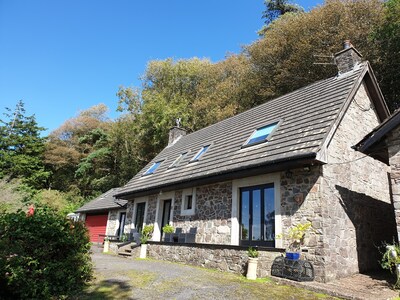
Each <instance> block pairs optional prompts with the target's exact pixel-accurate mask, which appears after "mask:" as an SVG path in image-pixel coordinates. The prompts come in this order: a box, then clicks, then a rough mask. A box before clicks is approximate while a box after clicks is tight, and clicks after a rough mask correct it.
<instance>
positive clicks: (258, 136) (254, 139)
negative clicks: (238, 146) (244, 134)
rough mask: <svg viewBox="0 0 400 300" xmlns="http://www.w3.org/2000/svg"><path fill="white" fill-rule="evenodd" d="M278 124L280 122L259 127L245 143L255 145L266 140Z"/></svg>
mask: <svg viewBox="0 0 400 300" xmlns="http://www.w3.org/2000/svg"><path fill="white" fill-rule="evenodd" d="M276 125H278V122H276V123H273V124H270V125H267V126H264V127H261V128H258V129H257V130H256V131H254V132H253V134H252V135H251V136H250V138H249V139H248V141H247V142H246V144H245V145H253V144H258V143H261V142H264V141H265V140H266V139H267V138H268V136H269V135H270V134H271V132H272V131H273V130H274V129H275V127H276Z"/></svg>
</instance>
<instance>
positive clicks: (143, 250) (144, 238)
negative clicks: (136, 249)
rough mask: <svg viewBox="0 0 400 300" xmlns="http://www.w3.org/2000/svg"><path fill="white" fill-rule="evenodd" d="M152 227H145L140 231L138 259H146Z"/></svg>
mask: <svg viewBox="0 0 400 300" xmlns="http://www.w3.org/2000/svg"><path fill="white" fill-rule="evenodd" d="M153 231H154V225H146V226H144V227H143V229H142V234H141V236H140V243H141V245H140V258H146V256H147V242H148V241H149V240H150V239H151V237H152V236H153Z"/></svg>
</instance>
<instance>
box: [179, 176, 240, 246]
mask: <svg viewBox="0 0 400 300" xmlns="http://www.w3.org/2000/svg"><path fill="white" fill-rule="evenodd" d="M181 204H182V191H177V192H176V193H175V207H174V220H173V226H174V227H179V228H182V229H183V231H184V232H188V231H189V229H190V228H197V235H196V242H197V243H212V244H226V245H229V244H230V241H231V210H232V183H231V182H222V183H216V184H211V185H207V186H201V187H198V188H197V189H196V210H195V214H194V215H192V216H182V215H181V207H182V206H181Z"/></svg>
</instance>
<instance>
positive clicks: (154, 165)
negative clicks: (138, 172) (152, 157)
mask: <svg viewBox="0 0 400 300" xmlns="http://www.w3.org/2000/svg"><path fill="white" fill-rule="evenodd" d="M160 165H161V161H158V162H156V163H154V164H153V165H152V166H151V167H150V168H149V169H148V170H147V171H146V173H144V174H143V175H149V174H153V173H154V171H155V170H157V168H158V167H159V166H160Z"/></svg>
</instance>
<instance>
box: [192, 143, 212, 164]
mask: <svg viewBox="0 0 400 300" xmlns="http://www.w3.org/2000/svg"><path fill="white" fill-rule="evenodd" d="M209 147H210V145H207V146H204V147H203V148H201V149H200V151H199V152H197V154H196V155H195V156H194V157H193V158H192V159H191V160H190V161H191V162H192V161H198V160H199V159H200V157H202V156H203V154H204V153H206V151H207V150H208V148H209Z"/></svg>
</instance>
